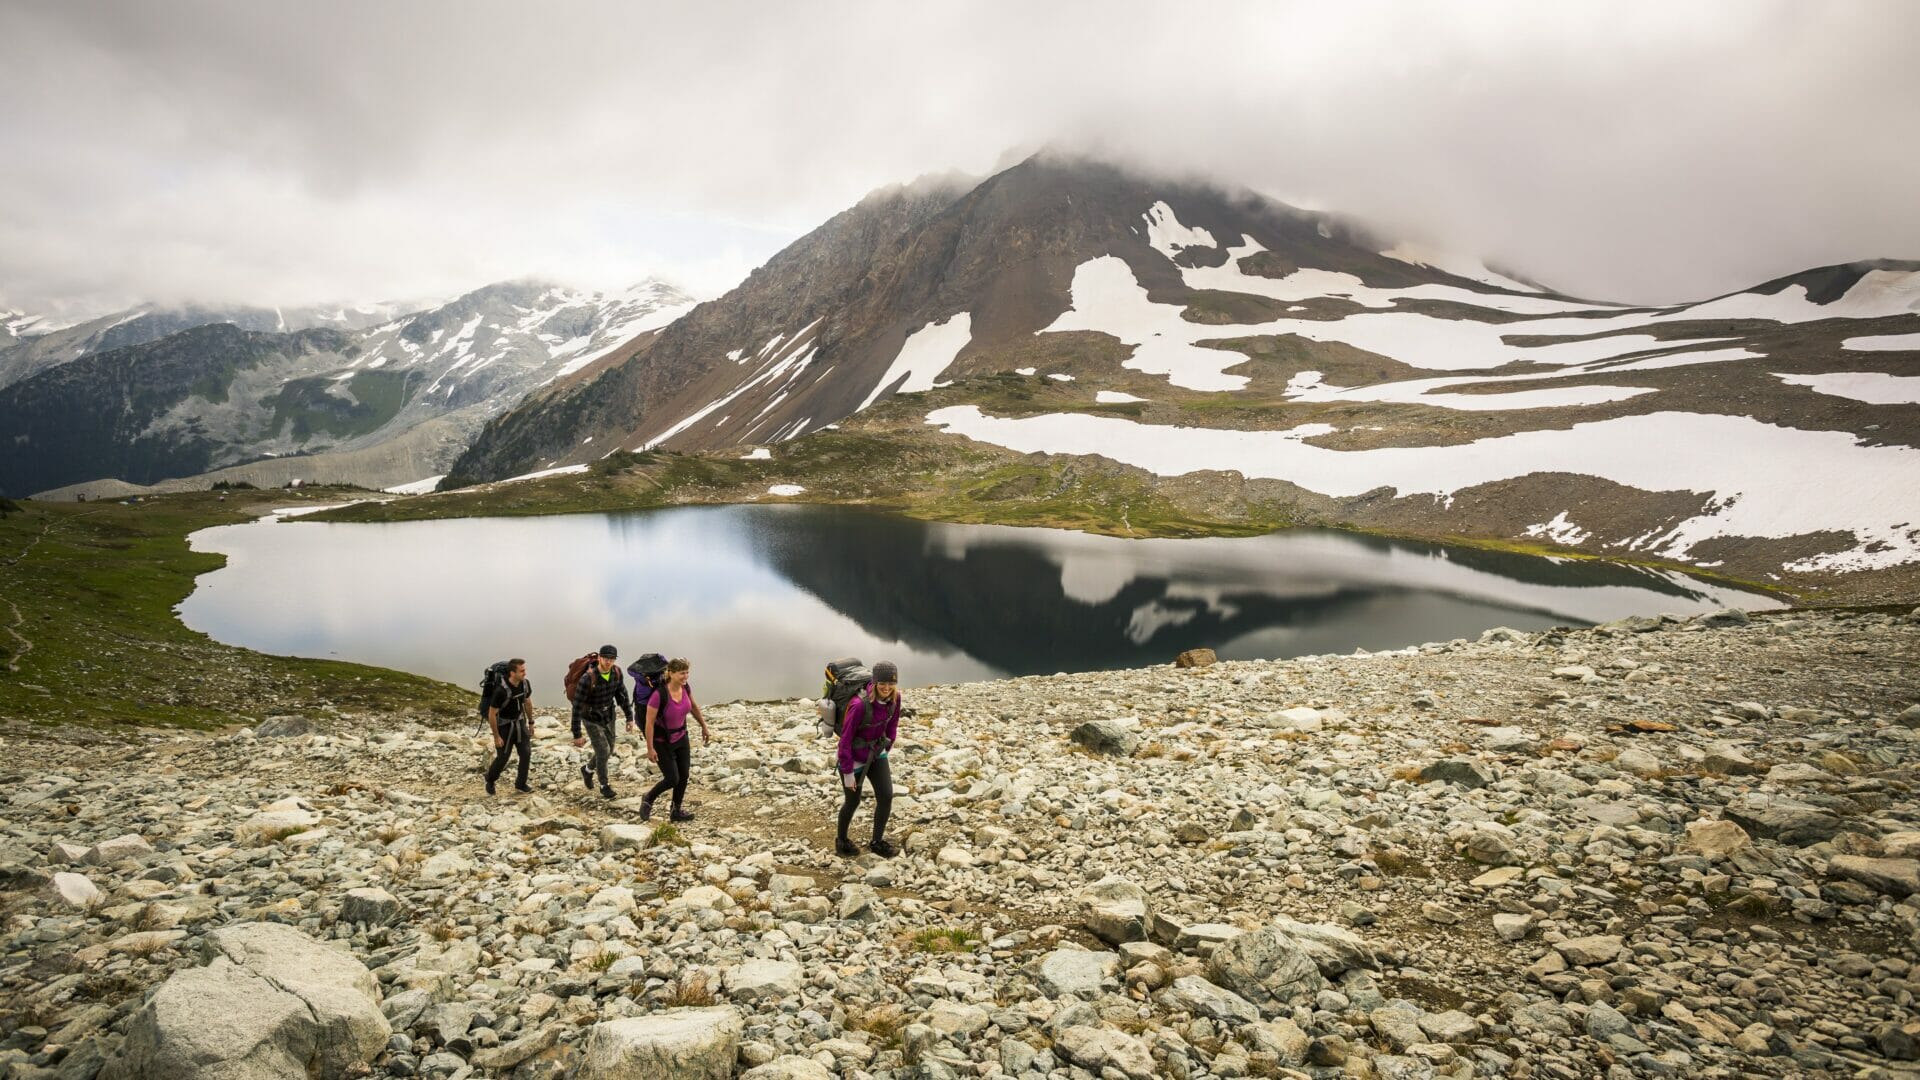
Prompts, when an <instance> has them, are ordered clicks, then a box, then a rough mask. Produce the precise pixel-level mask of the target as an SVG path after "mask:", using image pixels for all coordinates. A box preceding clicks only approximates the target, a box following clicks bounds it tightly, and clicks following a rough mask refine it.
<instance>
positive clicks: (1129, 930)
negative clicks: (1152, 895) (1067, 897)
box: [1080, 874, 1147, 945]
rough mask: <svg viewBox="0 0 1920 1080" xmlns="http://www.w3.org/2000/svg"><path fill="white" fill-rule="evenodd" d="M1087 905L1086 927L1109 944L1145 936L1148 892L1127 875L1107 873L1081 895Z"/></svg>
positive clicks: (1143, 938)
mask: <svg viewBox="0 0 1920 1080" xmlns="http://www.w3.org/2000/svg"><path fill="white" fill-rule="evenodd" d="M1080 902H1081V903H1082V904H1085V905H1086V910H1087V915H1086V924H1087V929H1088V930H1090V931H1092V932H1093V936H1095V937H1097V938H1099V939H1100V940H1102V941H1104V942H1106V943H1107V944H1109V945H1119V944H1121V943H1122V942H1127V941H1145V940H1146V939H1147V891H1146V890H1145V889H1143V888H1141V887H1140V886H1138V885H1135V884H1134V883H1133V882H1131V881H1128V880H1127V879H1126V878H1123V877H1120V876H1118V875H1115V874H1109V875H1107V876H1106V877H1103V878H1101V879H1100V880H1099V881H1096V882H1094V883H1093V884H1092V885H1089V886H1087V889H1086V891H1085V892H1083V893H1081V894H1080Z"/></svg>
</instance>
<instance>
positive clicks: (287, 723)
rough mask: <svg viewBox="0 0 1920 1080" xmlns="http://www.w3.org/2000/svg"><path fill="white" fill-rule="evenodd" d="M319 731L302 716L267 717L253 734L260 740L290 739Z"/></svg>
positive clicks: (318, 727)
mask: <svg viewBox="0 0 1920 1080" xmlns="http://www.w3.org/2000/svg"><path fill="white" fill-rule="evenodd" d="M319 730H320V725H318V724H315V723H314V722H313V721H312V720H309V719H307V718H306V717H304V716H269V717H267V718H266V719H265V720H262V721H261V722H260V726H259V727H256V728H254V729H253V733H254V734H255V735H258V736H259V737H260V738H262V739H291V738H296V737H298V736H301V735H312V734H313V733H314V732H316V731H319Z"/></svg>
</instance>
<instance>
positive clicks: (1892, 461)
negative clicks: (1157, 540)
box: [927, 405, 1920, 571]
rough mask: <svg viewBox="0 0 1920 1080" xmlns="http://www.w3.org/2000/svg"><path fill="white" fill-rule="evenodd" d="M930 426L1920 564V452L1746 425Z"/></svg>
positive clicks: (1650, 421)
mask: <svg viewBox="0 0 1920 1080" xmlns="http://www.w3.org/2000/svg"><path fill="white" fill-rule="evenodd" d="M927 423H929V424H931V425H935V426H937V427H939V428H941V429H942V430H944V431H946V432H949V433H951V434H955V435H960V436H964V437H966V438H969V439H973V440H975V441H977V442H983V443H989V444H991V445H994V446H1000V447H1005V448H1007V449H1009V450H1013V451H1015V452H1017V453H1023V454H1030V453H1047V454H1097V455H1099V456H1101V457H1105V458H1109V459H1111V460H1113V461H1117V462H1121V463H1123V464H1127V465H1133V466H1136V467H1138V468H1142V469H1146V470H1147V471H1149V472H1152V473H1154V474H1156V475H1159V476H1182V475H1186V474H1188V473H1194V472H1201V471H1205V470H1233V471H1237V472H1239V473H1241V474H1242V475H1244V476H1247V477H1250V478H1267V479H1275V480H1285V481H1289V482H1291V483H1294V484H1298V485H1299V486H1301V487H1303V488H1306V489H1307V490H1309V491H1315V492H1318V493H1320V494H1323V495H1328V496H1332V497H1336V498H1347V497H1352V496H1356V495H1361V494H1365V493H1367V492H1369V491H1375V490H1379V489H1382V488H1385V489H1390V490H1392V491H1393V492H1394V493H1395V494H1396V495H1397V496H1401V497H1404V496H1409V495H1423V494H1424V495H1430V496H1432V497H1434V498H1435V499H1439V500H1447V499H1450V498H1451V497H1452V496H1453V495H1454V494H1455V493H1456V492H1459V491H1462V490H1465V489H1467V488H1471V487H1475V486H1477V485H1480V484H1486V483H1492V482H1494V481H1497V480H1507V479H1514V478H1517V477H1521V476H1526V475H1529V474H1533V473H1571V474H1576V475H1583V476H1596V477H1600V478H1602V479H1606V480H1610V481H1613V482H1614V483H1617V484H1621V485H1624V486H1627V487H1633V488H1638V489H1640V490H1643V491H1689V492H1696V493H1699V494H1700V495H1702V496H1703V497H1705V499H1706V500H1707V501H1706V503H1705V504H1704V505H1703V508H1702V510H1701V512H1700V513H1699V514H1697V515H1695V516H1693V517H1690V518H1687V519H1685V520H1683V521H1681V522H1680V523H1679V524H1677V525H1675V526H1673V527H1672V528H1671V529H1667V530H1665V531H1664V532H1658V533H1649V534H1645V535H1642V536H1638V537H1634V538H1631V539H1629V540H1626V541H1622V542H1621V543H1619V544H1616V545H1615V546H1624V547H1626V548H1627V549H1629V550H1632V551H1645V552H1648V553H1652V554H1657V555H1660V556H1663V557H1667V558H1674V559H1686V558H1688V556H1689V555H1690V553H1691V552H1692V551H1693V549H1694V548H1695V547H1697V546H1699V545H1700V544H1702V543H1705V542H1706V541H1708V540H1713V539H1717V538H1720V537H1757V538H1777V539H1784V538H1789V537H1798V536H1805V535H1809V534H1813V533H1820V532H1828V531H1841V532H1851V533H1852V534H1853V536H1854V541H1855V542H1854V545H1853V546H1852V547H1850V548H1843V549H1840V550H1835V551H1829V552H1825V553H1823V554H1820V555H1818V556H1814V557H1811V558H1807V559H1802V560H1799V561H1797V562H1795V563H1791V564H1788V566H1787V568H1788V569H1790V570H1796V571H1818V570H1833V571H1842V570H1865V569H1877V568H1884V567H1889V566H1897V565H1900V564H1903V563H1908V562H1913V561H1916V560H1920V450H1916V449H1913V448H1910V447H1904V446H1868V445H1865V444H1864V443H1862V441H1861V440H1860V439H1859V438H1858V437H1856V436H1854V435H1852V434H1850V433H1848V432H1844V431H1798V430H1795V429H1793V428H1785V427H1778V426H1775V425H1772V424H1764V423H1761V422H1760V421H1757V420H1753V419H1750V418H1747V417H1740V416H1719V415H1704V414H1697V413H1677V412H1663V413H1652V414H1648V415H1643V416H1626V417H1620V418H1617V419H1612V420H1601V421H1597V422H1594V423H1589V424H1577V425H1575V426H1573V427H1572V428H1569V429H1566V430H1562V431H1527V432H1519V433H1517V434H1513V435H1503V436H1499V437H1496V438H1489V439H1481V440H1478V441H1476V442H1471V443H1465V444H1460V445H1455V446H1428V447H1384V448H1380V449H1375V450H1329V449H1326V448H1324V447H1318V446H1313V445H1310V444H1308V443H1307V442H1306V441H1305V440H1307V439H1310V438H1313V437H1315V436H1317V435H1322V434H1327V433H1330V432H1331V430H1332V429H1331V428H1329V427H1328V426H1327V425H1324V424H1314V425H1302V426H1300V427H1297V428H1292V429H1289V430H1286V431H1225V430H1218V429H1212V428H1191V427H1167V426H1157V425H1149V424H1141V423H1136V422H1134V421H1131V420H1125V419H1120V418H1115V417H1103V416H1089V415H1079V414H1072V415H1066V414H1057V413H1054V414H1046V415H1042V416H1033V417H1026V418H1018V419H1015V418H1002V417H993V416H988V415H986V414H985V413H984V412H982V411H981V410H980V409H979V408H978V407H977V406H971V405H960V406H952V407H949V408H944V409H938V410H935V411H934V412H932V413H929V414H928V416H927ZM1549 524H1550V525H1551V523H1549Z"/></svg>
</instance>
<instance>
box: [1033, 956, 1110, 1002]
mask: <svg viewBox="0 0 1920 1080" xmlns="http://www.w3.org/2000/svg"><path fill="white" fill-rule="evenodd" d="M1119 974H1120V957H1119V955H1118V954H1116V953H1110V952H1090V951H1088V950H1086V949H1055V950H1053V951H1052V952H1050V953H1048V954H1047V955H1045V956H1043V957H1041V958H1040V967H1039V972H1038V976H1039V977H1038V978H1037V979H1035V980H1034V981H1035V982H1036V983H1038V984H1039V987H1040V990H1041V992H1042V993H1044V994H1046V995H1047V996H1048V997H1056V998H1057V997H1059V996H1061V995H1062V994H1073V995H1074V996H1076V997H1081V998H1093V997H1098V996H1099V994H1100V991H1101V990H1102V989H1103V988H1104V987H1105V986H1106V985H1107V984H1108V983H1109V982H1113V981H1114V980H1115V978H1116V976H1118V975H1119Z"/></svg>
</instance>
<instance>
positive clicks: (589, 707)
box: [573, 645, 633, 799]
mask: <svg viewBox="0 0 1920 1080" xmlns="http://www.w3.org/2000/svg"><path fill="white" fill-rule="evenodd" d="M619 656H620V650H618V649H615V648H614V647H613V646H611V645H602V646H600V653H599V655H598V656H596V657H594V663H593V664H592V665H591V666H589V667H588V668H587V669H586V670H585V671H582V672H581V673H580V680H579V681H578V682H576V683H575V684H574V687H573V745H575V746H584V745H585V744H586V741H587V739H592V740H593V760H592V761H591V762H589V763H588V764H585V765H582V766H580V782H581V783H583V784H585V785H587V790H588V791H592V790H593V778H594V777H595V776H598V777H599V778H600V797H601V798H603V799H611V798H614V797H615V796H614V793H613V785H612V784H609V783H608V782H607V758H608V757H610V756H612V754H613V740H614V738H615V734H616V733H615V731H614V729H613V707H614V706H615V705H618V706H620V711H621V712H623V713H625V714H626V716H627V723H628V725H632V723H633V701H632V700H631V699H630V698H629V697H628V696H627V678H626V675H625V674H624V673H622V672H621V670H620V665H618V664H616V663H614V661H615V660H616V659H618V658H619ZM583 722H584V723H585V726H586V734H585V736H582V734H581V725H582V723H583Z"/></svg>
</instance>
